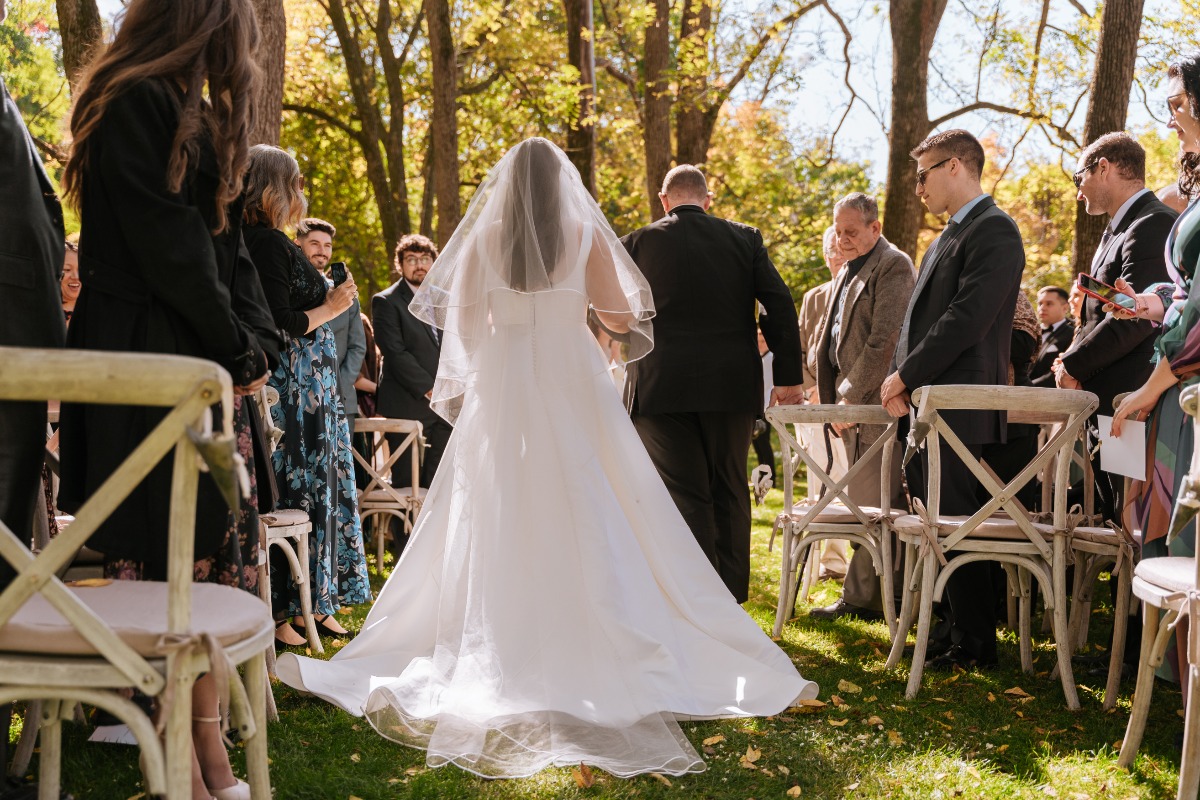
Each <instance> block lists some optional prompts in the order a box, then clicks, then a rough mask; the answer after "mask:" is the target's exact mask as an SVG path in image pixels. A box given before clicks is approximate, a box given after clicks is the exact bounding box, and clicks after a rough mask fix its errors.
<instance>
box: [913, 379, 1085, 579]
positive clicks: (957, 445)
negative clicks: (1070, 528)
mask: <svg viewBox="0 0 1200 800" xmlns="http://www.w3.org/2000/svg"><path fill="white" fill-rule="evenodd" d="M912 403H913V406H914V407H915V408H916V409H917V411H916V421H915V423H914V424H913V427H912V430H911V431H910V432H909V441H908V449H909V451H910V452H912V451H915V449H916V448H917V447H918V446H919V445H920V444H922V443H923V442H924V443H925V444H926V446H927V448H928V453H929V476H928V478H927V481H928V486H927V487H926V494H927V497H926V504H925V507H926V512H927V513H928V514H929V516H930V518H931V519H932V520H937V519H938V517H939V511H940V494H941V481H940V475H941V448H940V446H939V444H940V441H941V440H943V439H944V440H945V441H946V443H947V444H948V445H949V446H950V448H951V449H952V450H953V451H954V453H955V455H957V456H958V457H959V459H960V460H961V461H962V462H963V464H964V465H965V466H966V467H967V469H969V470H970V471H971V473H972V474H973V475H974V476H975V478H976V479H977V480H978V481H979V482H980V483H981V484H982V486H983V488H984V489H986V490H987V491H988V493H989V494H990V495H991V499H989V500H988V501H987V502H985V503H984V504H983V505H982V507H981V508H980V509H979V510H978V511H976V512H975V513H974V514H972V515H971V516H970V517H969V518H968V519H967V520H966V521H965V522H963V523H961V524H960V525H959V526H958V529H957V530H956V531H955V532H954V533H953V534H951V535H950V536H948V537H947V538H946V539H945V540H944V541H943V542H942V547H943V549H950V548H952V547H954V545H955V544H957V543H958V542H959V541H961V540H962V539H963V538H965V537H966V536H969V535H970V534H971V533H972V532H973V531H974V530H975V528H977V527H978V526H979V524H980V523H982V522H983V521H984V520H986V519H987V518H988V517H990V516H991V515H992V514H994V513H996V512H997V511H1000V510H1001V509H1003V510H1004V511H1006V512H1007V513H1008V516H1009V517H1010V518H1011V519H1012V520H1013V521H1014V522H1015V523H1016V524H1017V525H1018V527H1020V528H1021V530H1022V531H1023V532H1024V533H1025V535H1026V536H1027V537H1028V538H1029V540H1030V541H1031V542H1032V543H1033V544H1034V545H1035V546H1036V547H1038V549H1039V550H1040V551H1041V552H1042V554H1043V555H1044V556H1046V558H1049V557H1050V555H1051V552H1050V546H1049V545H1048V544H1046V542H1045V540H1044V537H1043V536H1042V535H1041V533H1039V532H1038V531H1037V530H1036V529H1035V528H1034V527H1033V524H1032V523H1031V522H1030V520H1029V517H1028V513H1027V511H1026V509H1025V508H1024V507H1023V506H1021V504H1020V502H1019V501H1018V500H1017V498H1016V494H1017V492H1019V491H1020V490H1021V488H1022V487H1024V486H1025V484H1027V483H1028V482H1029V481H1030V480H1032V479H1033V478H1034V477H1035V476H1037V475H1038V474H1039V473H1041V472H1042V470H1043V469H1044V467H1045V466H1046V464H1047V463H1049V462H1050V461H1051V460H1052V459H1057V464H1056V466H1055V470H1054V502H1053V509H1052V511H1053V515H1052V518H1053V519H1052V524H1053V525H1054V527H1055V528H1056V529H1065V528H1066V526H1067V490H1068V488H1069V485H1070V474H1071V451H1072V449H1073V447H1074V445H1075V442H1076V441H1077V440H1078V438H1079V435H1080V429H1081V428H1082V427H1083V425H1084V424H1085V423H1086V422H1087V419H1088V417H1089V416H1090V415H1091V413H1092V411H1094V410H1095V409H1096V406H1097V405H1098V404H1099V401H1098V400H1097V399H1096V395H1094V394H1092V393H1091V392H1082V391H1074V390H1067V389H1049V388H1040V387H1026V386H975V385H965V386H964V385H947V386H923V387H921V388H919V389H917V390H916V391H914V392H913V393H912ZM943 411H1008V412H1010V413H1011V414H1013V416H1014V418H1017V419H1021V420H1022V421H1025V422H1030V423H1054V424H1055V425H1056V426H1057V430H1056V431H1055V432H1054V433H1053V435H1051V436H1049V437H1048V438H1047V439H1046V440H1045V441H1044V442H1040V443H1039V448H1038V451H1037V453H1036V455H1035V456H1034V457H1033V459H1032V460H1030V461H1029V463H1027V464H1026V465H1025V467H1024V468H1023V469H1022V470H1021V471H1020V472H1019V473H1017V475H1016V477H1014V478H1013V479H1012V480H1010V481H1009V482H1008V483H1007V484H1004V485H1001V483H1000V481H999V480H997V479H996V476H995V473H994V472H992V471H991V470H990V469H988V468H987V467H986V466H985V465H984V464H983V463H981V462H980V461H979V459H977V458H975V457H974V456H973V455H972V454H971V452H970V451H969V450H968V449H967V447H966V446H965V445H964V444H963V442H962V440H961V439H960V438H959V436H958V435H957V434H956V433H955V432H954V431H953V430H952V429H951V428H950V426H949V425H948V424H947V423H946V420H945V418H944V417H943V416H942V412H943ZM926 440H928V441H926Z"/></svg>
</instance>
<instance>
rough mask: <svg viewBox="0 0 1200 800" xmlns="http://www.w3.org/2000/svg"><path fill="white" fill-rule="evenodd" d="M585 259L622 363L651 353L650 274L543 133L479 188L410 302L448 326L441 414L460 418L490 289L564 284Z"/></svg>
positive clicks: (589, 288)
mask: <svg viewBox="0 0 1200 800" xmlns="http://www.w3.org/2000/svg"><path fill="white" fill-rule="evenodd" d="M585 247H586V248H587V252H584V248H585ZM579 264H583V265H584V268H585V269H586V281H584V282H582V283H579V284H578V285H579V286H580V287H581V288H580V289H578V291H583V292H585V293H586V295H587V300H588V304H589V306H590V308H591V309H592V310H593V311H594V312H595V314H596V316H597V317H598V318H599V319H600V321H601V322H602V323H604V324H605V326H606V327H608V328H610V329H611V330H612V331H613V332H614V333H616V334H617V335H618V338H619V339H620V340H621V341H622V342H623V344H624V346H623V347H622V353H623V355H624V359H625V360H626V361H633V360H636V359H638V358H641V357H642V356H644V355H646V354H647V353H649V352H650V350H651V349H652V348H653V346H654V336H653V329H652V327H651V322H650V320H651V318H652V317H653V316H654V303H653V299H652V298H651V295H650V287H649V285H648V284H647V283H646V279H645V278H644V277H643V276H642V274H641V272H640V271H639V270H638V268H637V266H636V265H635V264H634V263H633V260H632V259H631V258H630V257H629V255H628V253H626V252H625V248H624V247H623V246H622V245H621V243H620V241H619V240H618V239H617V235H616V234H615V233H614V232H613V230H612V228H611V226H609V224H608V220H607V219H606V218H605V217H604V214H603V212H602V211H601V210H600V207H599V206H598V205H597V204H596V201H595V199H594V198H593V197H592V196H591V195H590V194H589V193H588V191H587V189H586V188H584V186H583V182H582V181H581V180H580V178H579V173H578V171H577V170H576V169H575V167H574V165H573V164H571V162H570V161H569V160H568V159H567V156H566V154H565V153H563V151H562V150H560V149H559V148H558V147H556V146H555V145H554V144H553V143H551V142H549V141H547V140H546V139H542V138H534V139H527V140H526V141H524V142H521V143H520V144H518V145H516V146H515V147H513V148H512V149H511V150H509V151H508V153H506V154H505V155H504V157H503V158H501V159H500V161H499V162H498V163H497V164H496V165H495V166H494V167H493V168H492V169H491V171H490V172H489V173H488V175H487V177H486V178H484V180H483V182H482V183H481V184H480V185H479V188H478V189H477V190H476V192H475V195H474V197H473V198H472V199H471V203H470V205H469V206H468V208H467V213H466V215H465V216H464V217H463V220H462V222H461V223H459V226H458V228H457V230H455V232H454V235H453V236H452V237H451V238H450V241H449V242H447V243H446V247H445V248H444V249H443V250H442V255H441V256H440V257H439V258H438V259H437V261H436V262H435V263H434V265H433V268H432V269H430V271H429V274H428V275H426V276H425V279H424V281H423V282H422V283H421V287H420V289H419V290H418V291H417V293H416V296H415V297H414V298H413V301H412V303H411V304H410V306H409V307H410V309H411V310H412V313H413V314H414V315H415V316H416V317H417V318H418V319H421V320H424V321H425V322H428V323H429V324H431V325H434V326H435V327H437V328H440V329H441V330H442V331H443V333H442V350H441V361H440V363H439V365H438V374H437V378H436V381H435V384H434V387H433V395H432V399H431V405H432V407H433V409H434V411H436V412H437V413H438V414H440V415H441V416H442V417H444V418H446V419H447V420H449V421H451V422H454V420H455V419H456V417H457V413H458V408H459V407H460V405H461V399H460V398H461V396H462V394H463V393H464V392H465V391H466V389H467V387H468V386H469V385H470V383H471V378H472V376H473V375H474V374H475V373H476V371H477V368H478V364H477V362H476V356H477V355H478V353H479V351H480V349H481V347H482V346H483V344H484V342H485V341H486V340H487V338H488V336H489V335H490V333H491V321H490V318H489V305H488V297H489V295H490V294H491V293H492V292H494V291H510V292H511V291H516V292H522V293H532V292H543V291H550V290H554V289H559V288H560V284H565V283H566V282H567V279H568V278H570V277H571V276H572V274H573V273H574V272H575V271H576V270H575V267H576V265H579ZM573 285H575V284H574V283H573ZM583 287H586V288H583ZM581 323H582V320H581Z"/></svg>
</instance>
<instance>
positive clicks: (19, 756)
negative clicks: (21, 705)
mask: <svg viewBox="0 0 1200 800" xmlns="http://www.w3.org/2000/svg"><path fill="white" fill-rule="evenodd" d="M41 721H42V701H41V700H29V701H28V702H26V704H25V724H24V725H22V726H21V738H20V740H19V741H18V742H17V749H16V751H15V752H14V753H13V758H12V763H11V764H10V765H9V768H8V774H9V775H11V776H13V777H14V778H23V777H25V772H26V770H28V769H29V762H30V760H31V759H32V758H33V750H34V748H35V747H36V746H37V737H38V727H39V726H40V725H41Z"/></svg>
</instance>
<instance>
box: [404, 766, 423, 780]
mask: <svg viewBox="0 0 1200 800" xmlns="http://www.w3.org/2000/svg"><path fill="white" fill-rule="evenodd" d="M424 771H425V770H424V768H422V767H409V768H408V769H406V770H404V774H405V775H407V776H409V777H410V778H411V777H412V776H413V775H419V774H421V773H422V772H424Z"/></svg>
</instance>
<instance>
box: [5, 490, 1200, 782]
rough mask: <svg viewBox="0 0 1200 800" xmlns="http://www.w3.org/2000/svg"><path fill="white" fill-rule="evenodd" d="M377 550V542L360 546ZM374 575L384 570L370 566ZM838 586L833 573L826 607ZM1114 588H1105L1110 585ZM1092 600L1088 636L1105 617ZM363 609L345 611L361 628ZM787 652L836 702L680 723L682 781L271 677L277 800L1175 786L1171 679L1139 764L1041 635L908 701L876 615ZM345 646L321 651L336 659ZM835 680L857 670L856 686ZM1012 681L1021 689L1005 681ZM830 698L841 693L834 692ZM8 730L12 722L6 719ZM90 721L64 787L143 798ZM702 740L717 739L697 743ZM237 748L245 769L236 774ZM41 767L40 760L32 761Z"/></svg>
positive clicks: (123, 757) (819, 626)
mask: <svg viewBox="0 0 1200 800" xmlns="http://www.w3.org/2000/svg"><path fill="white" fill-rule="evenodd" d="M781 503H782V495H781V494H780V493H779V491H778V490H775V491H772V492H771V494H770V495H769V496H768V502H767V505H766V506H764V507H762V508H757V509H755V514H754V562H753V563H754V574H753V578H752V587H751V598H750V602H749V603H747V604H746V609H747V611H748V612H749V613H750V614H751V615H752V616H753V617H754V618H755V619H756V620H757V621H758V622H759V624H760V625H762V627H763V628H765V629H768V630H769V629H770V627H771V625H772V621H773V614H774V607H775V599H774V597H775V587H776V586H777V584H778V580H779V561H778V557H777V553H768V552H767V540H768V538H769V536H770V523H771V521H772V520H773V518H774V515H775V513H776V512H777V511H778V509H779V508H780V506H781ZM368 549H369V548H368ZM374 577H375V579H376V586H377V587H378V585H381V583H382V576H379V575H375V576H374ZM837 592H838V586H837V585H835V584H833V583H828V582H827V583H824V584H822V585H821V586H820V587H819V591H818V592H817V594H816V595H815V596H814V598H813V602H814V604H817V605H823V604H826V603H829V602H832V601H833V600H834V599H836V597H837ZM1106 594H1107V593H1106V592H1104V591H1100V592H1097V595H1098V596H1099V595H1106ZM1108 613H1109V610H1108V609H1107V608H1103V609H1098V610H1097V617H1096V619H1095V623H1096V624H1094V625H1093V626H1092V628H1093V634H1092V638H1093V641H1097V640H1100V641H1103V640H1102V639H1099V637H1101V636H1102V635H1103V631H1105V630H1107V627H1108V624H1107V623H1108V616H1107V615H1108ZM365 615H366V608H365V607H364V608H360V609H355V610H354V613H353V614H351V615H349V616H344V617H342V620H343V622H344V623H345V624H346V625H347V627H351V628H355V629H356V628H357V627H358V626H360V625H361V623H362V620H363V618H364V617H365ZM780 644H781V645H782V647H783V648H784V649H785V650H786V651H787V652H788V653H789V654H790V655H791V656H792V658H793V659H794V660H795V662H796V664H797V665H798V667H799V669H800V671H801V672H802V673H803V674H804V676H805V677H807V678H810V679H813V680H816V681H817V682H818V683H819V684H820V686H821V693H820V698H821V699H822V700H824V701H826V702H827V703H828V706H827V707H826V708H824V709H821V710H818V711H816V712H815V713H806V714H799V713H786V714H782V715H780V716H778V717H775V718H770V719H750V720H727V721H720V722H706V723H697V724H686V723H685V724H684V726H683V727H684V730H685V732H686V733H687V735H688V736H689V737H690V738H691V740H692V741H693V743H695V745H696V747H697V749H703V752H704V754H705V758H706V760H707V762H708V771H707V772H704V773H702V774H699V775H689V776H686V777H682V778H670V779H665V778H663V779H660V778H657V777H655V776H641V777H638V778H634V779H631V780H621V779H617V778H612V777H609V776H607V775H606V774H604V773H600V772H596V773H595V783H594V784H593V785H591V786H590V787H588V788H583V787H581V786H580V783H579V781H578V780H577V771H575V770H571V769H556V770H547V771H545V772H542V773H541V774H539V775H537V776H535V777H533V778H529V779H525V780H511V781H486V780H483V779H480V778H477V777H475V776H473V775H470V774H467V773H464V772H462V771H460V770H458V769H457V768H455V767H445V768H442V769H438V770H430V769H427V768H426V767H425V759H424V755H425V754H424V753H423V752H421V751H417V750H412V749H408V748H405V747H401V746H399V745H396V744H393V743H392V742H389V741H386V740H384V739H382V738H381V737H379V736H378V735H376V734H375V732H374V731H373V730H372V729H371V727H370V726H369V725H368V724H367V723H365V722H363V721H361V720H358V719H355V718H353V717H351V716H349V715H348V714H345V713H343V712H341V711H339V710H336V709H334V708H333V707H331V706H329V705H327V704H325V703H324V702H322V701H320V700H317V699H315V698H312V697H306V696H303V695H300V694H298V693H297V692H294V691H292V690H291V689H288V688H286V687H283V686H280V685H277V686H276V698H277V700H278V705H279V711H280V720H279V722H277V723H275V724H273V725H272V726H271V728H270V752H271V761H272V782H273V786H274V788H275V796H276V797H277V798H280V800H285V799H286V800H292V799H293V798H296V799H299V798H313V800H316V799H317V798H320V799H321V800H326V799H328V798H335V799H339V798H340V800H346V799H347V798H361V800H373V799H374V798H475V797H482V798H518V797H520V798H526V797H528V798H559V797H562V798H631V797H638V798H673V797H696V798H737V799H738V800H745V798H755V799H756V800H764V798H787V797H809V798H835V797H848V798H896V797H912V798H955V797H963V798H975V797H986V798H1010V797H1025V798H1045V797H1059V798H1075V799H1076V800H1080V799H1082V798H1102V797H1107V798H1131V797H1146V798H1159V797H1161V798H1166V797H1174V794H1175V782H1176V780H1177V777H1178V772H1177V771H1178V758H1179V754H1178V751H1177V750H1176V748H1175V740H1176V737H1177V735H1178V733H1179V732H1180V731H1181V730H1182V725H1183V723H1182V720H1181V719H1180V716H1179V714H1178V709H1179V708H1180V706H1181V699H1180V693H1179V691H1178V690H1177V689H1176V688H1174V687H1170V686H1167V685H1165V684H1163V683H1159V684H1157V685H1156V687H1155V692H1154V705H1153V708H1152V710H1151V713H1150V724H1149V725H1148V730H1147V733H1146V737H1145V741H1144V742H1143V744H1142V748H1141V752H1140V753H1139V755H1138V760H1137V763H1136V768H1135V770H1134V771H1133V772H1132V773H1128V772H1125V771H1124V770H1122V769H1120V768H1118V767H1117V765H1116V747H1117V746H1118V743H1119V741H1120V739H1121V737H1122V736H1123V735H1124V731H1125V723H1126V720H1127V718H1128V713H1129V693H1130V692H1131V690H1132V682H1130V683H1126V684H1125V685H1123V686H1122V690H1123V692H1124V694H1123V696H1122V698H1121V700H1120V702H1119V704H1118V706H1117V708H1116V709H1115V710H1114V711H1113V712H1111V713H1105V712H1104V711H1103V710H1102V709H1101V707H1100V700H1101V698H1100V695H1101V692H1102V689H1103V683H1102V680H1100V679H1088V678H1086V677H1082V676H1081V677H1080V687H1079V688H1080V696H1081V698H1080V699H1081V701H1082V703H1083V710H1082V711H1080V712H1077V713H1072V712H1069V711H1067V710H1066V705H1065V703H1064V701H1063V696H1062V691H1061V688H1060V686H1059V683H1058V681H1056V680H1051V679H1050V677H1049V675H1048V671H1049V670H1050V668H1051V666H1052V664H1053V653H1052V650H1051V647H1050V645H1049V643H1048V642H1047V641H1045V640H1041V641H1038V642H1036V643H1035V648H1036V649H1035V657H1036V663H1035V668H1036V669H1037V670H1038V673H1037V675H1034V676H1030V675H1025V674H1023V673H1021V672H1020V669H1019V667H1018V663H1019V658H1018V653H1017V647H1016V641H1015V638H1014V637H1013V636H1012V635H1010V634H1008V633H1007V632H1003V633H1002V640H1001V649H1000V657H1001V666H1000V668H999V669H997V670H994V671H989V672H971V673H958V674H956V675H953V676H949V677H948V676H946V675H938V674H926V676H925V684H924V687H923V689H922V691H921V694H920V696H919V698H918V699H917V700H915V701H906V700H905V699H904V685H905V681H906V678H907V668H906V667H905V666H902V668H901V669H898V670H895V671H891V672H889V671H887V670H885V669H884V661H885V660H886V655H887V647H888V635H887V628H886V626H885V625H884V624H883V623H866V622H860V621H837V622H833V623H816V622H809V621H808V619H807V618H806V617H805V616H804V615H803V611H802V612H801V616H800V617H799V618H798V619H796V620H794V621H793V622H791V623H789V624H788V625H787V626H786V628H785V629H784V635H783V640H782V641H781V642H780ZM336 650H337V646H333V647H329V646H328V645H327V647H326V654H327V655H332V653H333V652H335V651H336ZM839 682H848V683H850V684H853V686H847V685H846V683H842V684H841V686H842V688H841V689H839ZM1013 687H1020V689H1022V690H1023V691H1024V692H1025V693H1027V694H1028V695H1030V696H1031V697H1030V698H1029V699H1025V698H1015V697H1011V696H1009V695H1006V694H1005V693H1004V692H1005V690H1007V689H1011V688H1013ZM835 695H836V696H837V699H834V696H835ZM14 727H15V726H14ZM87 733H88V732H87V731H86V730H85V729H84V728H83V727H82V726H76V725H68V726H67V729H66V732H65V736H64V746H65V751H66V754H67V755H66V757H65V758H64V765H63V773H64V775H63V779H64V787H65V788H67V789H68V790H69V791H71V792H73V793H74V794H75V796H76V797H77V798H81V799H82V798H95V799H96V800H129V799H130V798H135V797H142V796H143V795H141V791H142V790H141V784H140V776H139V773H138V768H137V752H136V750H135V748H132V747H122V746H116V745H104V744H89V743H88V742H86V736H87ZM705 742H708V744H704V743H705ZM242 761H243V760H242V757H241V753H240V751H239V752H238V753H237V754H236V755H235V767H234V769H235V771H241V770H242V769H243V763H242ZM33 769H36V760H35V762H34V767H33Z"/></svg>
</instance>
